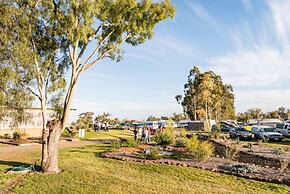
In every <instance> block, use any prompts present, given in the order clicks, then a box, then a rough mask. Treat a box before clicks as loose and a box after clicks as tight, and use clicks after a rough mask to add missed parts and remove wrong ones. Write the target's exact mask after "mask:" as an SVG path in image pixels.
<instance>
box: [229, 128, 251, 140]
mask: <svg viewBox="0 0 290 194" xmlns="http://www.w3.org/2000/svg"><path fill="white" fill-rule="evenodd" d="M229 132H230V137H231V138H239V139H246V140H250V139H252V138H253V134H252V133H251V132H249V131H248V130H247V129H245V128H244V127H237V128H231V129H230V131H229Z"/></svg>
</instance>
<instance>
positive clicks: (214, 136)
mask: <svg viewBox="0 0 290 194" xmlns="http://www.w3.org/2000/svg"><path fill="white" fill-rule="evenodd" d="M209 137H210V138H211V139H220V137H221V132H220V131H213V132H211V133H210V134H209Z"/></svg>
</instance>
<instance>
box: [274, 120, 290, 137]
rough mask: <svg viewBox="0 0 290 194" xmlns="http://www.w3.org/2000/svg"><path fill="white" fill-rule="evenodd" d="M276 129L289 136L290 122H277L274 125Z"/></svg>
mask: <svg viewBox="0 0 290 194" xmlns="http://www.w3.org/2000/svg"><path fill="white" fill-rule="evenodd" d="M276 130H277V131H278V132H280V133H282V134H283V135H284V136H285V137H290V123H289V122H286V123H279V124H277V125H276Z"/></svg>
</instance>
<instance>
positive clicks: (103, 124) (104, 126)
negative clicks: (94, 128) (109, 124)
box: [101, 123, 106, 131]
mask: <svg viewBox="0 0 290 194" xmlns="http://www.w3.org/2000/svg"><path fill="white" fill-rule="evenodd" d="M105 129H106V125H105V123H102V128H101V130H104V131H105Z"/></svg>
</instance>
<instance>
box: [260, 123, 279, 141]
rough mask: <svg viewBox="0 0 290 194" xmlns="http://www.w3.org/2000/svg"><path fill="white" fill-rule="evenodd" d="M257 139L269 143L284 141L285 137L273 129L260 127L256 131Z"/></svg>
mask: <svg viewBox="0 0 290 194" xmlns="http://www.w3.org/2000/svg"><path fill="white" fill-rule="evenodd" d="M256 134H257V137H258V138H259V139H264V140H269V141H282V140H283V138H284V137H283V135H282V134H281V133H279V132H277V131H276V129H275V128H273V127H267V126H264V127H260V128H259V129H257V131H256Z"/></svg>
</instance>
